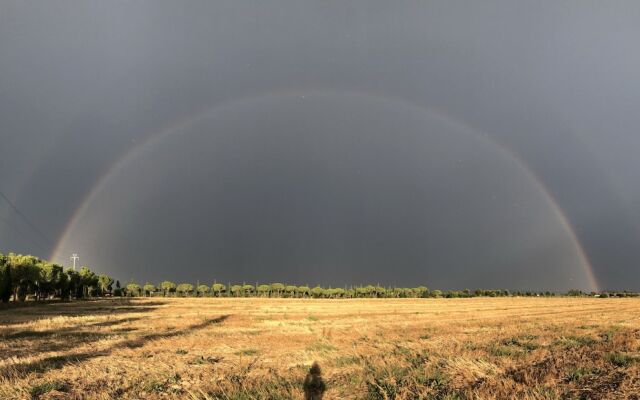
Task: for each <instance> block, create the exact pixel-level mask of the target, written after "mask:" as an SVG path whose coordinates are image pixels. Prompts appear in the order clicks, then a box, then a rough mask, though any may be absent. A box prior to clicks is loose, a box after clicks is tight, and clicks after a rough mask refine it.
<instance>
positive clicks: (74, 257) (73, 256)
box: [69, 253, 80, 271]
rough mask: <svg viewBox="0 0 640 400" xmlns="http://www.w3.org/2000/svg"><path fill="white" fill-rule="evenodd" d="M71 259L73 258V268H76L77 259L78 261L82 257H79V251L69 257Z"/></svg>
mask: <svg viewBox="0 0 640 400" xmlns="http://www.w3.org/2000/svg"><path fill="white" fill-rule="evenodd" d="M69 259H71V260H73V270H74V271H75V270H76V261H78V260H79V259H80V257H78V254H77V253H73V254H72V255H71V257H69Z"/></svg>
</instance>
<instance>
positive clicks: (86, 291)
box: [78, 266, 98, 297]
mask: <svg viewBox="0 0 640 400" xmlns="http://www.w3.org/2000/svg"><path fill="white" fill-rule="evenodd" d="M78 275H79V276H80V286H82V297H89V295H90V289H91V288H97V287H98V276H97V275H96V274H94V273H93V272H91V270H90V269H89V267H86V266H85V267H82V268H80V272H79V273H78Z"/></svg>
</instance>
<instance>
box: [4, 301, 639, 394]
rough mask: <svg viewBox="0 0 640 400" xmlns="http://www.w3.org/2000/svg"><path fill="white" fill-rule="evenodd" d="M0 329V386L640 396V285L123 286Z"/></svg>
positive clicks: (77, 390)
mask: <svg viewBox="0 0 640 400" xmlns="http://www.w3.org/2000/svg"><path fill="white" fill-rule="evenodd" d="M0 338H1V339H0V359H1V360H0V398H1V399H31V398H43V399H45V398H46V399H67V398H69V399H75V398H78V399H84V398H87V399H94V398H95V399H165V398H176V399H185V398H186V399H218V398H220V399H289V398H295V399H304V398H305V397H306V398H314V399H319V398H324V399H387V398H388V399H394V398H397V399H419V398H422V399H431V398H433V399H493V398H496V399H507V398H518V399H556V398H562V399H565V398H566V399H574V398H575V399H583V398H584V399H591V398H593V399H624V398H628V399H639V398H640V300H639V299H591V298H472V299H353V300H313V299H263V298H251V299H233V298H232V299H228V298H222V299H216V298H188V299H174V298H167V299H165V298H152V299H132V300H126V299H124V300H120V299H113V300H97V301H86V302H71V303H49V304H41V305H32V306H27V307H21V308H10V309H4V310H0ZM314 363H316V364H315V366H314Z"/></svg>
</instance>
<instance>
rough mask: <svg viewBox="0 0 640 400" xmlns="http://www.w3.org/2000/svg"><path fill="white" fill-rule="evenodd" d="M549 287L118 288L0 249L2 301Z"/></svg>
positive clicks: (455, 294)
mask: <svg viewBox="0 0 640 400" xmlns="http://www.w3.org/2000/svg"><path fill="white" fill-rule="evenodd" d="M557 295H558V294H557V293H555V292H551V291H521V290H507V289H490V290H487V289H475V290H469V289H465V290H447V291H441V290H437V289H435V290H431V289H429V288H427V287H426V286H417V287H412V288H411V287H395V286H393V287H389V286H380V285H364V286H348V287H347V286H345V287H337V288H333V287H322V286H320V285H317V286H313V287H311V286H309V285H292V284H286V283H280V282H275V283H255V284H248V283H242V284H231V283H228V284H227V285H225V284H222V283H218V282H213V284H211V286H209V285H205V284H200V283H197V284H195V285H194V284H191V283H178V284H176V283H175V282H171V281H164V282H161V283H159V284H158V285H154V284H151V283H148V282H147V283H145V284H144V285H139V284H137V283H135V282H130V283H128V284H126V285H125V286H124V287H121V285H120V281H117V280H116V281H115V285H114V279H113V278H111V277H110V276H108V275H105V274H96V273H94V272H93V271H91V270H90V269H89V268H88V267H86V266H83V267H82V268H80V270H78V271H76V270H74V269H71V268H67V269H65V268H64V267H63V266H61V265H58V264H55V263H51V262H48V261H45V260H42V259H40V258H38V257H35V256H31V255H22V254H14V253H9V254H8V255H3V254H2V253H0V301H2V302H4V303H6V302H8V301H9V300H10V299H11V298H13V300H14V301H25V300H26V299H27V297H29V296H31V297H33V298H34V299H35V300H43V299H53V298H59V299H63V300H68V299H72V298H73V299H82V298H89V297H102V296H127V297H139V296H144V297H157V296H162V297H192V296H195V297H288V298H330V299H341V298H343V299H344V298H429V297H432V298H436V297H438V298H468V297H510V296H518V297H553V296H557ZM562 295H565V296H573V297H638V296H639V294H638V293H634V292H627V291H614V292H600V293H596V292H590V293H587V292H582V291H580V290H570V291H568V292H567V293H564V294H562Z"/></svg>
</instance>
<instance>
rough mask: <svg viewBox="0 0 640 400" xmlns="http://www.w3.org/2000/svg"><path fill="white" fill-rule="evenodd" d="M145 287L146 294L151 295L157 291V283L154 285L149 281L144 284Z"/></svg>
mask: <svg viewBox="0 0 640 400" xmlns="http://www.w3.org/2000/svg"><path fill="white" fill-rule="evenodd" d="M143 289H144V295H145V296H151V295H152V294H153V292H155V291H156V285H152V284H151V283H149V282H147V283H145V284H144V286H143Z"/></svg>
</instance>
